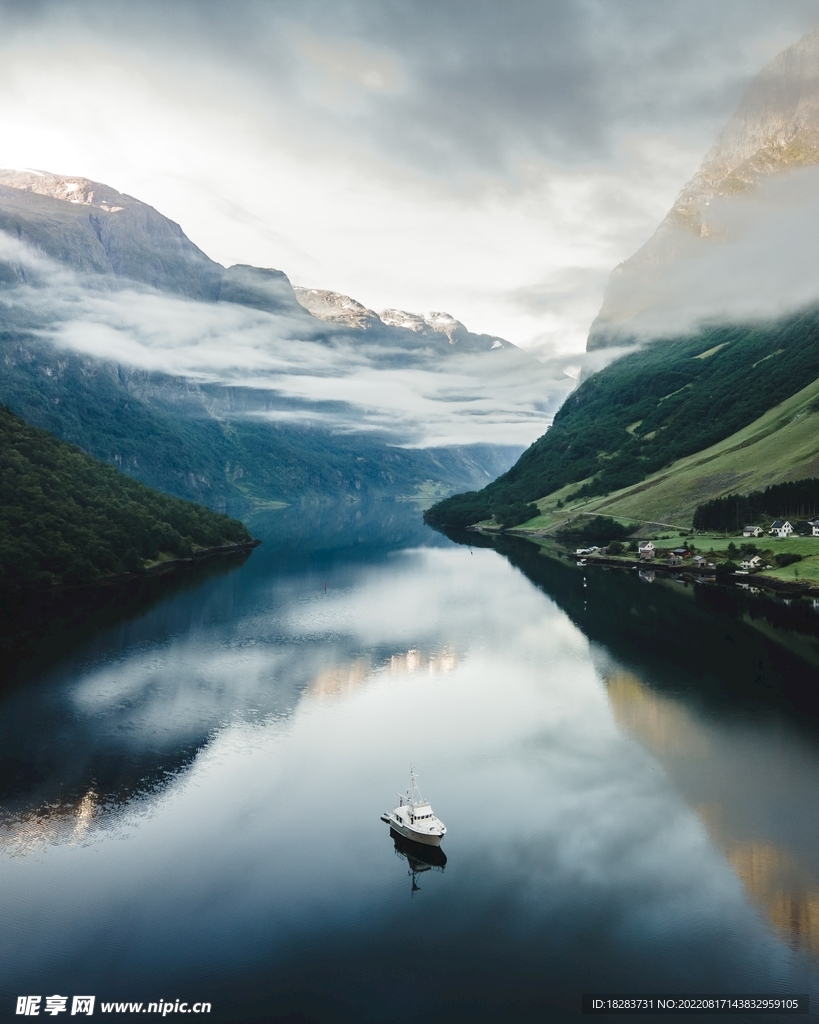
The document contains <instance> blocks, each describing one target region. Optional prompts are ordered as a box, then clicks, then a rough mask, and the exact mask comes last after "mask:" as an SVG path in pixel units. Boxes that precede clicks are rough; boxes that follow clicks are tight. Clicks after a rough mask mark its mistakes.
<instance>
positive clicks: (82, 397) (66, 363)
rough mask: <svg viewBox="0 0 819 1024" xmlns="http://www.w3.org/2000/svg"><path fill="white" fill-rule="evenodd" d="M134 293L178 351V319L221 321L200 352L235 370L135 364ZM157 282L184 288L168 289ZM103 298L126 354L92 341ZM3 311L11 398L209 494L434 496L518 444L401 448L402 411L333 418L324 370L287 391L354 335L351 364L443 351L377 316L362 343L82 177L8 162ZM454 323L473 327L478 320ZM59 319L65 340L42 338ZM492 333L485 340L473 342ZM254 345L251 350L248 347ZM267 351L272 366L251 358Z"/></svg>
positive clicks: (107, 450) (349, 327)
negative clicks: (70, 337) (369, 419)
mask: <svg viewBox="0 0 819 1024" xmlns="http://www.w3.org/2000/svg"><path fill="white" fill-rule="evenodd" d="M55 268H56V269H55ZM60 268H65V270H66V271H67V274H62V270H61V269H60ZM61 274H62V276H60V275H61ZM148 290H150V291H148ZM141 293H144V294H145V296H146V299H145V303H148V302H149V301H150V302H152V303H153V306H152V307H151V310H152V311H151V313H150V314H149V315H146V317H145V318H144V319H143V321H141V322H137V323H136V324H135V326H134V327H133V330H134V331H136V332H137V335H139V332H143V334H144V333H145V332H155V333H159V335H160V342H161V343H162V344H165V343H166V341H167V339H168V338H169V339H170V346H169V347H168V345H167V344H166V347H165V350H164V351H165V356H164V361H165V363H171V364H172V363H173V362H174V359H175V357H174V355H173V351H174V345H175V344H176V340H175V339H176V335H179V336H181V337H184V338H185V339H187V340H186V342H185V343H186V344H188V343H189V341H190V338H191V337H192V338H193V339H194V340H196V339H198V337H204V338H205V339H209V338H211V337H212V338H213V343H212V345H211V346H210V353H208V347H209V346H204V349H205V352H206V357H207V355H208V354H212V353H213V352H214V351H216V352H218V353H219V358H218V359H217V363H218V362H219V361H220V360H221V361H222V362H223V363H225V362H227V364H228V366H229V368H230V370H231V374H228V376H225V375H224V374H222V373H221V371H220V370H218V369H217V370H216V371H214V370H213V369H211V368H210V366H200V365H198V364H197V365H194V366H192V367H190V369H188V370H187V371H186V372H184V373H183V374H181V375H179V374H177V375H173V374H169V373H162V372H146V371H145V370H144V369H137V368H136V367H135V366H134V365H129V356H128V354H127V352H126V350H127V346H128V344H129V343H130V340H131V339H130V338H129V335H128V328H127V327H126V328H123V327H122V325H121V324H120V323H119V313H118V309H119V307H118V306H117V303H119V302H122V303H123V306H122V308H123V309H129V308H133V307H134V306H135V304H136V306H137V307H138V306H139V305H140V304H141V305H142V306H145V303H140V298H139V296H140V294H141ZM324 294H330V293H324ZM158 296H159V297H161V296H168V297H170V298H172V300H173V301H172V302H169V303H167V304H165V305H162V304H161V302H160V300H159V299H158V298H157V297H158ZM123 297H124V298H123ZM350 301H351V300H350ZM105 303H107V309H108V312H107V313H105V314H104V315H105V316H107V317H108V320H107V321H104V322H103V327H102V329H103V330H107V331H109V335H108V337H109V338H111V337H112V335H111V333H110V332H111V330H112V329H113V336H114V338H115V343H114V344H112V343H111V341H109V342H108V343H107V344H106V345H104V346H102V347H103V348H104V349H105V350H106V351H112V350H113V351H118V348H119V347H121V348H122V350H123V355H122V358H121V361H119V360H118V359H116V357H115V359H114V360H112V359H110V358H109V359H106V358H98V357H95V356H92V355H88V354H82V349H83V346H84V343H85V335H87V334H88V333H89V332H94V331H98V330H100V329H101V328H100V326H99V316H100V315H102V314H100V313H99V310H100V308H101V305H105ZM226 304H231V306H238V307H243V308H244V309H252V310H256V311H260V312H261V313H262V314H265V315H269V319H268V318H267V317H266V316H261V317H259V316H255V318H254V317H253V316H251V317H247V316H245V315H244V314H243V313H240V312H238V311H237V314H236V316H233V317H232V319H231V317H230V316H227V317H226V316H225V315H216V313H215V314H214V316H213V317H211V315H210V313H209V309H210V308H213V309H214V310H215V311H222V310H224V309H225V308H226ZM94 311H96V312H94ZM0 316H2V327H3V331H2V333H0V360H2V365H3V368H4V372H3V373H2V375H0V400H2V401H4V402H5V403H6V404H7V405H8V406H9V407H10V408H12V409H13V410H15V411H16V412H17V413H18V414H19V415H22V416H24V417H25V418H26V419H27V420H28V421H29V422H31V423H33V424H35V425H37V426H40V427H44V428H46V429H49V430H51V431H52V432H53V433H54V434H55V435H56V436H58V437H60V438H62V439H64V440H67V441H70V442H72V443H75V444H78V445H81V446H82V447H83V448H84V449H85V450H86V451H88V452H90V453H92V454H93V455H95V456H96V457H98V458H101V459H104V460H108V461H111V462H113V463H114V464H115V465H117V466H118V467H120V468H122V469H123V470H125V471H126V472H128V473H130V474H132V475H134V476H136V477H138V478H139V479H141V480H143V481H145V482H146V483H149V484H150V485H151V486H155V487H159V488H162V489H165V490H167V491H168V492H170V493H172V494H176V495H178V496H180V497H184V498H188V499H195V500H198V501H202V502H205V503H207V504H209V505H211V506H212V507H214V508H219V509H227V508H230V509H231V510H234V511H236V512H237V513H240V514H241V513H242V512H243V511H247V510H248V509H249V508H251V507H254V506H256V505H258V504H259V503H261V504H264V503H266V502H271V501H286V502H292V501H297V500H301V499H303V498H309V499H311V500H314V499H327V498H339V497H348V498H350V497H355V498H359V497H364V496H368V497H412V496H417V495H419V494H423V495H426V496H428V497H433V496H440V495H441V494H446V493H450V492H451V491H452V490H455V489H459V488H463V487H474V486H476V485H477V486H481V485H483V483H485V482H487V481H489V480H491V479H492V478H493V477H494V476H495V475H497V473H498V472H500V471H502V470H503V469H506V468H508V466H509V465H510V464H511V463H512V462H513V461H514V458H515V457H516V456H517V455H518V454H519V453H520V450H521V447H522V446H515V445H508V444H498V445H493V444H486V443H480V444H474V445H463V444H457V445H447V446H446V447H443V446H438V447H435V448H429V449H422V448H418V447H414V446H413V447H407V448H402V447H399V445H400V444H401V443H402V437H401V436H400V435H399V433H398V430H399V426H398V421H397V420H396V421H395V423H391V424H389V426H390V427H392V428H393V429H392V432H391V433H390V434H389V436H388V435H387V434H386V433H385V431H384V430H377V429H376V430H374V429H372V428H371V427H370V426H369V424H367V423H366V422H363V421H362V423H361V429H359V430H356V429H355V426H356V425H357V422H358V421H357V420H356V416H353V415H350V416H348V417H347V421H348V422H351V423H352V424H353V429H352V430H351V429H350V427H349V426H348V422H344V423H343V424H342V429H341V430H337V429H335V427H334V426H333V425H332V424H334V422H336V421H337V420H338V416H336V417H335V418H334V417H333V416H332V415H330V416H328V417H326V420H327V421H328V422H329V423H330V424H331V425H330V426H324V425H323V423H324V422H325V420H324V419H323V414H324V413H325V412H326V410H327V409H329V410H330V411H331V412H332V411H333V409H334V408H335V406H334V405H333V403H332V401H330V400H328V399H326V398H323V390H324V389H323V388H322V387H313V391H317V392H318V393H319V398H318V399H317V400H316V401H312V399H311V397H310V394H308V395H306V397H304V398H303V399H302V398H298V399H294V398H291V397H290V396H289V393H284V392H282V391H281V383H282V382H284V381H285V380H287V379H288V378H287V377H286V376H283V375H287V374H292V375H293V378H295V379H296V380H300V379H302V378H303V376H304V374H305V373H306V374H308V375H309V374H313V377H314V378H315V379H318V380H321V379H322V378H323V379H325V380H326V379H327V377H328V375H330V374H331V373H338V372H339V369H338V368H339V366H342V367H343V366H344V365H345V359H346V356H345V350H344V346H345V344H346V345H347V347H348V348H349V349H350V353H351V355H352V356H354V359H352V360H350V362H351V363H352V365H353V370H356V369H359V370H363V369H364V367H365V366H366V367H367V368H374V369H375V370H378V368H379V366H382V365H383V367H384V368H387V369H388V368H390V367H392V366H393V365H395V364H396V352H400V351H402V350H403V351H405V352H406V353H407V358H408V359H409V364H408V365H411V366H412V368H413V369H418V368H420V369H424V367H425V365H426V364H424V362H423V360H425V359H429V360H430V364H429V365H430V366H431V367H432V368H433V369H434V368H435V367H436V365H437V363H438V362H439V359H438V355H439V354H440V353H438V354H437V355H436V354H435V353H434V352H433V351H432V350H433V348H434V347H435V346H432V345H427V347H426V348H424V347H423V346H422V347H420V348H419V346H418V336H417V335H416V334H415V333H413V332H412V331H409V330H406V329H403V328H396V327H394V326H391V325H388V324H385V323H384V322H382V321H381V320H380V319H378V318H377V317H376V320H377V322H378V329H377V331H375V332H370V334H369V335H368V348H367V350H366V355H365V354H364V353H363V350H362V349H361V347H360V346H359V345H358V339H359V337H360V330H361V325H360V324H359V325H356V324H353V323H346V324H345V323H343V322H336V323H328V322H327V320H328V318H326V317H325V318H319V317H316V316H313V315H312V314H311V313H310V312H309V311H308V310H307V309H305V307H304V306H303V305H302V304H301V303H300V302H299V301H298V299H297V297H296V294H295V292H294V291H293V288H292V286H291V285H290V282H289V280H288V278H287V276H286V275H285V274H283V273H282V272H281V271H278V270H270V269H262V268H258V267H251V266H247V265H237V266H233V267H230V268H227V269H226V268H224V267H222V266H220V265H219V264H217V263H215V262H214V261H213V260H210V259H209V258H208V257H207V256H206V255H205V254H204V253H203V252H202V251H201V250H200V249H198V248H197V247H196V246H195V245H194V244H193V243H192V242H191V241H190V240H189V239H188V238H187V237H186V235H185V234H184V232H183V231H182V229H181V228H180V227H179V226H178V225H177V224H174V223H173V222H172V221H170V220H168V219H167V218H165V217H164V216H162V215H161V214H159V213H158V212H157V211H156V210H154V209H153V208H152V207H150V206H147V205H146V204H144V203H141V202H139V201H138V200H136V199H134V198H132V197H130V196H127V195H124V194H122V193H120V192H117V191H116V190H114V189H112V188H110V187H108V186H106V185H103V184H100V183H98V182H93V181H90V180H88V179H85V178H76V177H73V178H69V177H66V176H64V175H56V174H48V173H46V172H41V171H25V172H21V171H0ZM95 316H96V317H97V319H96V320H95ZM66 317H76V318H78V323H77V325H76V326H75V327H74V331H75V334H76V335H79V336H80V341H81V344H80V346H79V347H80V351H77V350H76V348H74V346H73V344H71V343H70V341H69V342H66V341H65V340H64V337H65V332H62V333H61V331H60V325H61V322H62V321H61V318H66ZM151 318H152V319H151ZM329 319H332V318H329ZM454 323H455V322H454V321H453V324H454ZM177 324H180V325H182V329H181V330H179V329H178V328H177V327H176V325H177ZM189 324H190V325H193V326H189ZM456 326H457V327H458V329H459V330H460V331H461V333H463V334H465V335H466V336H467V339H468V340H472V339H475V338H477V337H478V336H476V335H471V334H469V332H466V330H465V328H462V327H461V325H456ZM163 332H164V334H163ZM174 332H176V333H174ZM231 332H233V333H231ZM236 332H239V333H238V334H237V333H236ZM242 332H244V333H242ZM427 333H428V335H429V338H434V340H435V342H436V345H437V346H438V349H442V348H448V347H449V340H448V339H447V338H446V337H445V333H441V332H440V331H434V330H432V329H431V328H430V329H429V330H428V332H427ZM54 336H57V337H59V339H60V340H59V342H58V343H54V342H52V341H50V340H49V338H52V337H54ZM136 340H137V342H139V343H141V341H142V339H140V338H139V337H137V339H136ZM237 340H239V341H241V343H242V344H243V345H244V346H245V347H244V348H242V347H241V345H239V346H237V345H236V342H237ZM427 340H429V339H427ZM442 341H443V344H442ZM120 342H121V343H122V345H121V346H120ZM274 342H275V346H274V344H273V343H274ZM308 342H309V344H307V343H308ZM149 343H150V339H149ZM492 344H493V342H491V341H490V343H489V344H486V345H484V346H483V348H482V349H481V348H480V347H479V348H478V349H477V350H476V355H475V358H476V359H479V358H480V357H481V356H480V355H478V354H477V353H478V352H480V353H481V355H482V352H483V349H490V350H491V349H492ZM353 346H355V347H353ZM497 347H498V348H501V349H503V351H504V352H505V353H509V354H511V355H510V358H511V357H512V355H514V354H515V353H518V350H517V349H515V348H514V346H511V345H509V344H508V343H502V344H501V343H498V345H497ZM308 349H309V350H310V351H308ZM427 349H429V351H427ZM234 352H235V353H236V354H235V360H236V362H235V363H230V362H229V360H231V359H233V358H234V355H233V353H234ZM470 352H471V350H470ZM144 354H145V350H144V346H143V355H144ZM148 355H149V358H148V360H147V361H148V362H149V364H150V362H151V359H152V358H153V357H152V356H151V355H150V353H148ZM520 355H521V357H522V358H524V359H528V357H523V354H522V353H520ZM248 357H249V358H250V359H251V360H253V361H254V362H253V363H252V364H243V363H242V360H243V359H245V358H248ZM493 357H494V356H493ZM115 360H116V361H115ZM530 361H531V360H530ZM405 362H406V360H405ZM158 363H159V365H162V364H163V361H162V360H161V359H160V360H158ZM398 364H399V365H401V363H400V360H399V361H398ZM245 365H246V367H247V368H246V370H245ZM535 365H536V366H537V365H538V364H535ZM259 366H261V367H263V369H264V372H256V369H255V367H259ZM476 366H477V364H476ZM480 372H481V373H483V378H484V379H485V378H486V374H485V372H484V371H482V370H481V371H480ZM300 375H301V376H300ZM416 379H417V375H416ZM477 383H478V384H480V385H481V386H484V385H483V382H482V381H480V380H479V381H478V382H477ZM476 386H477V384H476ZM298 390H299V388H298V385H294V386H293V387H291V392H292V391H296V393H297V394H298ZM308 391H309V388H308ZM280 392H281V393H280ZM311 402H312V404H311ZM338 404H339V403H336V405H338ZM359 418H360V417H359ZM407 440H408V441H412V442H416V439H415V438H410V439H407Z"/></svg>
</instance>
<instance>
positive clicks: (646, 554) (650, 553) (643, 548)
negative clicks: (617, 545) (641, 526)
mask: <svg viewBox="0 0 819 1024" xmlns="http://www.w3.org/2000/svg"><path fill="white" fill-rule="evenodd" d="M639 552H640V558H644V559H645V560H646V561H648V562H650V561H651V559H652V558H653V557H654V545H653V544H652V543H651V541H650V540H643V541H640V547H639Z"/></svg>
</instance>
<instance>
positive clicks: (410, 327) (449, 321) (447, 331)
mask: <svg viewBox="0 0 819 1024" xmlns="http://www.w3.org/2000/svg"><path fill="white" fill-rule="evenodd" d="M295 293H296V297H297V298H298V300H299V302H300V303H301V304H302V305H303V306H304V307H305V309H308V310H309V311H310V312H311V313H312V314H313V316H316V317H318V318H319V319H320V320H326V321H328V322H330V323H335V324H340V325H342V326H344V327H348V328H350V329H352V330H355V331H368V332H370V333H383V334H384V335H387V336H389V337H391V338H393V339H395V340H399V341H402V342H404V343H409V344H411V345H412V344H415V345H417V344H418V343H421V342H423V343H429V342H432V343H433V344H434V345H435V347H436V348H440V349H441V351H446V350H449V351H450V352H455V351H457V352H490V351H492V350H493V349H515V348H516V346H514V345H513V344H512V343H511V342H509V341H505V340H504V339H503V338H496V337H494V336H493V335H489V334H473V333H472V332H471V331H469V330H467V328H466V327H464V325H463V324H462V323H461V322H460V320H456V319H455V317H453V316H450V315H449V313H426V314H424V315H419V314H418V313H407V312H405V311H404V310H401V309H385V310H382V311H381V312H380V313H376V312H375V311H374V310H372V309H367V307H366V306H362V305H361V303H360V302H357V301H356V300H355V299H351V298H350V296H349V295H342V294H340V293H339V292H331V291H325V290H323V289H320V288H296V289H295Z"/></svg>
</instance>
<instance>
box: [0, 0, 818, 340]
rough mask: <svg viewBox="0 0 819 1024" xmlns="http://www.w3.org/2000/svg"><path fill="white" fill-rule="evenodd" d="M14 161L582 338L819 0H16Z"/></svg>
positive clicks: (320, 274) (283, 261)
mask: <svg viewBox="0 0 819 1024" xmlns="http://www.w3.org/2000/svg"><path fill="white" fill-rule="evenodd" d="M0 17H2V25H1V26H0V27H2V29H3V31H2V32H0V119H2V123H3V132H2V136H1V137H0V165H2V166H7V167H35V168H37V167H39V168H42V169H46V170H50V171H54V172H57V173H64V174H71V175H73V174H76V175H78V176H83V177H88V178H91V179H94V180H98V181H103V182H105V183H107V184H109V185H111V186H113V187H114V188H117V189H119V190H120V191H124V192H127V193H130V194H131V195H134V196H136V197H137V198H140V199H142V200H144V201H146V202H149V203H150V204H152V205H153V206H155V207H156V208H157V209H158V210H160V211H161V212H162V213H164V214H166V215H167V216H169V217H171V218H172V219H174V220H176V221H178V222H179V223H180V224H181V225H182V227H183V228H184V230H185V231H186V233H187V234H188V235H189V236H190V237H191V238H192V239H193V241H194V242H196V243H197V244H198V245H199V246H200V247H201V248H203V249H204V250H205V251H206V252H207V253H208V255H210V256H211V257H213V258H214V259H217V260H219V261H220V262H222V263H225V264H231V263H238V262H241V263H252V264H256V265H259V266H266V267H276V268H278V269H281V270H284V271H285V272H286V273H287V274H288V275H289V276H290V278H291V280H293V282H294V283H296V284H300V285H304V286H306V287H318V288H329V289H333V290H336V291H341V292H344V293H346V294H349V295H352V296H353V297H354V298H356V299H357V300H359V301H360V302H362V303H363V304H364V305H365V306H367V307H369V308H372V309H376V310H379V309H383V308H398V309H409V310H412V311H416V312H424V311H427V310H430V309H437V310H446V311H448V312H449V313H451V314H453V315H454V316H455V317H457V318H458V319H459V320H461V321H463V322H464V323H466V325H467V326H468V327H469V328H470V329H471V330H473V331H479V332H484V333H490V334H496V335H500V336H502V337H506V338H508V339H510V340H511V341H514V342H516V343H517V344H521V345H523V346H525V347H528V348H531V349H534V350H535V351H537V352H538V353H539V354H542V355H543V356H554V355H556V354H564V355H570V354H573V353H577V352H579V351H581V350H582V349H583V347H584V345H585V340H586V334H587V332H588V328H589V325H590V323H591V320H592V319H593V318H594V316H595V314H596V312H597V310H598V308H599V305H600V301H601V298H602V293H603V289H604V287H605V283H606V280H607V277H608V274H609V272H610V271H611V269H612V268H613V267H614V266H615V265H616V264H617V263H618V262H620V261H621V260H623V259H625V258H626V257H628V256H629V255H630V254H631V253H632V252H633V251H634V250H635V249H636V248H637V247H638V246H639V245H640V244H641V243H642V242H643V241H644V240H645V239H646V238H647V237H648V236H649V235H650V234H651V232H652V231H653V229H654V227H655V226H656V224H657V223H658V221H659V220H660V219H661V218H662V216H663V215H664V213H665V212H666V210H667V209H668V207H669V206H670V205H671V203H672V201H673V199H674V198H675V196H676V194H677V192H678V191H679V190H680V188H681V187H682V186H683V184H684V183H685V181H686V180H687V179H688V177H690V175H691V174H692V173H693V171H694V170H695V169H696V167H697V165H698V163H699V161H700V159H701V157H702V155H703V154H704V152H705V151H706V150H707V149H708V147H709V146H710V144H711V143H712V141H713V139H714V137H715V135H716V133H717V131H718V130H719V127H720V126H721V124H722V123H723V122H724V121H725V120H726V119H727V117H728V116H729V115H730V113H731V112H732V110H733V108H734V106H735V104H736V101H737V99H738V97H739V95H740V94H741V92H742V90H743V88H744V87H745V85H746V84H747V83H748V81H749V80H750V78H751V77H752V76H753V75H754V74H755V73H756V72H757V71H758V70H759V69H760V67H761V66H762V65H763V64H764V63H765V62H766V61H767V60H769V59H770V58H771V57H772V56H773V55H774V54H775V53H776V52H778V50H780V49H781V48H782V47H784V46H786V45H788V44H789V43H790V42H793V41H794V40H795V39H797V38H798V37H799V36H800V35H802V34H803V33H805V32H807V31H810V30H812V29H815V28H816V27H817V26H819V2H816V0H782V2H781V3H777V4H776V5H771V4H767V3H763V2H755V0H741V2H733V0H723V2H722V3H720V4H719V5H714V4H711V3H706V2H704V0H683V2H680V3H676V4H673V5H657V4H656V3H653V2H647V0H635V2H632V0H621V2H617V0H615V2H610V0H605V2H604V0H576V2H556V0H540V2H536V3H531V2H528V0H527V2H523V0H520V2H514V0H513V2H511V3H509V4H504V5H498V4H496V3H493V2H483V0H474V2H472V0H470V2H469V3H465V2H462V0H443V2H438V3H435V4H431V3H424V2H420V3H418V4H414V5H405V4H396V3H388V2H387V3H380V4H378V5H372V4H369V3H364V2H353V3H350V4H345V5H343V6H342V7H339V5H336V4H330V3H325V2H323V0H315V2H313V0H305V2H303V3H291V2H282V3H277V4H260V3H256V2H253V0H246V2H241V0H240V2H237V3H233V4H231V5H229V7H228V6H225V5H223V4H216V3H211V2H209V0H202V2H197V3H193V2H180V3H177V4H174V5H170V6H169V5H159V4H156V3H153V2H151V0H147V2H145V3H143V4H140V5H137V6H136V7H134V6H126V5H124V4H120V3H117V2H105V3H102V2H98V0H61V2H59V3H56V2H42V3H38V4H16V3H5V4H2V5H1V6H0Z"/></svg>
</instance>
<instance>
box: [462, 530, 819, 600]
mask: <svg viewBox="0 0 819 1024" xmlns="http://www.w3.org/2000/svg"><path fill="white" fill-rule="evenodd" d="M467 529H468V530H470V531H471V532H473V533H480V534H482V535H483V536H485V537H509V536H513V537H520V538H521V539H522V540H528V541H532V542H533V543H535V544H537V543H538V542H539V541H545V540H548V541H550V542H551V543H552V544H554V546H555V548H556V549H557V552H558V553H559V555H560V556H561V557H564V558H566V559H567V560H568V561H572V560H574V561H577V559H578V556H577V555H575V554H574V553H573V552H572V551H571V550H570V549H569V548H565V547H563V546H562V545H561V544H560V543H559V541H557V540H556V539H555V538H554V537H553V536H552V535H551V534H547V533H535V532H534V531H530V530H518V529H515V528H514V527H512V528H510V529H508V530H487V529H486V528H484V527H481V526H468V527H467ZM580 557H582V558H584V559H585V560H586V564H587V565H603V566H606V567H607V568H611V569H622V570H624V571H626V572H633V571H634V570H635V569H636V570H638V571H642V572H653V573H659V574H660V575H662V576H667V577H671V578H678V579H685V580H686V581H687V582H692V583H699V584H700V585H702V586H720V587H737V588H739V589H740V590H746V589H751V588H752V587H753V588H757V589H759V590H765V591H768V592H770V593H774V594H781V595H786V596H791V597H819V584H815V583H808V582H807V581H805V582H799V583H797V582H795V581H794V582H791V581H790V580H780V579H777V578H776V577H775V576H766V575H765V573H764V572H761V573H725V574H724V575H721V576H717V573H716V572H715V571H714V570H713V569H711V570H708V571H706V572H695V571H694V569H693V567H692V566H690V565H689V566H686V565H685V564H683V565H665V564H663V563H662V562H654V561H644V562H641V561H640V560H639V559H638V560H636V561H635V560H634V559H631V558H617V557H613V556H610V555H594V554H591V555H583V556H580Z"/></svg>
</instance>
